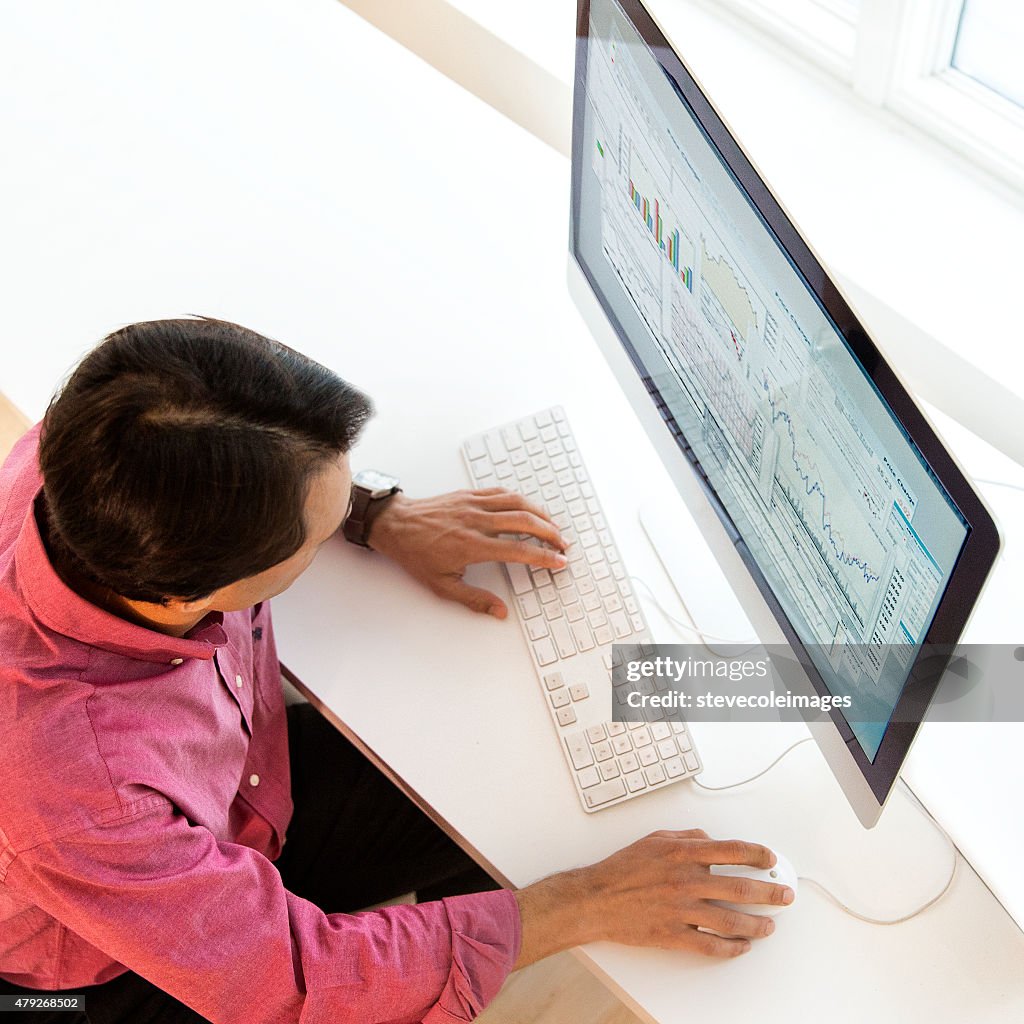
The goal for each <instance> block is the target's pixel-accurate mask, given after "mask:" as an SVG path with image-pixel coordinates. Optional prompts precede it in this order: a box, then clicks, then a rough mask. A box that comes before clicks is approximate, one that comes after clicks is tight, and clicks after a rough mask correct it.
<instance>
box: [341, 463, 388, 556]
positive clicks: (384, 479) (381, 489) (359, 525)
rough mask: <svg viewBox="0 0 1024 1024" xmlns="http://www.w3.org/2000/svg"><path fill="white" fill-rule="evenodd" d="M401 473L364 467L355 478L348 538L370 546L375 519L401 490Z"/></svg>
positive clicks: (363, 545)
mask: <svg viewBox="0 0 1024 1024" xmlns="http://www.w3.org/2000/svg"><path fill="white" fill-rule="evenodd" d="M401 489H402V488H401V487H399V486H398V477H394V476H391V475H390V474H389V473H381V472H379V471H378V470H376V469H361V470H360V471H359V472H358V473H356V475H355V476H354V477H353V478H352V507H351V509H349V513H348V516H347V517H346V519H345V525H344V526H343V527H342V533H343V534H344V535H345V540H348V541H351V542H352V543H353V544H358V545H359V546H360V547H364V548H368V547H369V546H370V545H369V543H368V542H367V538H368V537H369V536H370V527H371V526H373V521H374V520H375V519H376V518H377V516H378V515H380V513H381V512H382V511H383V510H384V507H385V506H386V505H387V503H388V502H389V501H390V500H391V499H392V498H393V497H394V496H395V495H396V494H397V493H398V492H399V491H400V490H401Z"/></svg>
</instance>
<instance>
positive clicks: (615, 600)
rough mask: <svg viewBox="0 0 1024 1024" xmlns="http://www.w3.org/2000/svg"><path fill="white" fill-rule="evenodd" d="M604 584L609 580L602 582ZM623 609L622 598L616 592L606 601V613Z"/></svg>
mask: <svg viewBox="0 0 1024 1024" xmlns="http://www.w3.org/2000/svg"><path fill="white" fill-rule="evenodd" d="M601 582H602V583H607V582H608V581H607V580H601ZM621 609H622V598H621V597H619V595H618V594H617V593H616V592H614V591H613V592H612V593H610V594H609V595H608V596H607V597H606V598H605V599H604V610H605V611H606V612H617V611H620V610H621Z"/></svg>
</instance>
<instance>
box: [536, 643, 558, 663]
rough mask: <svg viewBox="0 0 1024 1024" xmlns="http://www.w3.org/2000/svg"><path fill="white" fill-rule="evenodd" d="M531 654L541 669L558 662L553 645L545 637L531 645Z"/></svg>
mask: <svg viewBox="0 0 1024 1024" xmlns="http://www.w3.org/2000/svg"><path fill="white" fill-rule="evenodd" d="M533 653H534V655H535V657H536V658H537V663H538V664H539V665H541V666H542V667H543V666H544V665H550V664H551V663H552V662H555V661H558V655H557V654H556V653H555V645H554V644H553V643H552V642H551V640H550V639H548V638H547V637H545V638H544V639H543V640H538V641H537V642H536V643H535V644H534V645H533Z"/></svg>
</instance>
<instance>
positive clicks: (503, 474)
mask: <svg viewBox="0 0 1024 1024" xmlns="http://www.w3.org/2000/svg"><path fill="white" fill-rule="evenodd" d="M515 472H516V471H515V469H513V468H512V463H511V462H499V463H498V465H497V466H495V467H494V475H495V476H496V477H497V478H498V479H499V480H502V481H504V480H507V479H508V478H509V477H510V476H515ZM501 486H502V487H505V486H507V485H506V484H505V483H502V484H501Z"/></svg>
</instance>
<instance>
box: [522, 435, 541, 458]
mask: <svg viewBox="0 0 1024 1024" xmlns="http://www.w3.org/2000/svg"><path fill="white" fill-rule="evenodd" d="M524 440H526V454H527V455H529V456H530V457H531V458H534V457H536V456H538V455H543V454H544V445H543V444H541V442H540V438H539V437H537V435H536V434H534V436H533V437H532V438H528V439H527V438H524ZM545 461H546V460H545V459H541V460H540V464H541V465H542V466H543V465H544V463H545Z"/></svg>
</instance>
